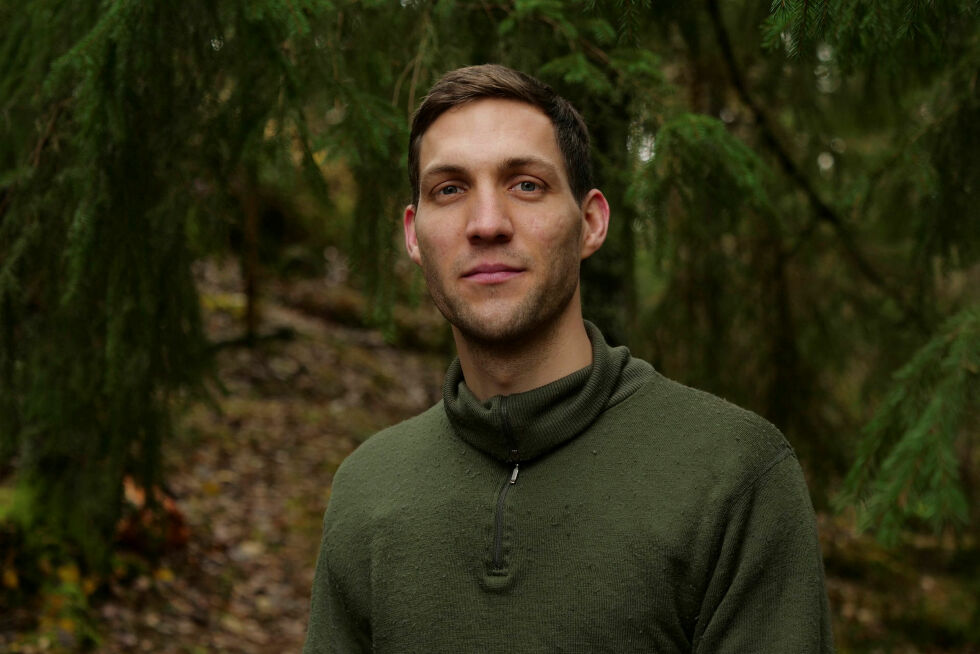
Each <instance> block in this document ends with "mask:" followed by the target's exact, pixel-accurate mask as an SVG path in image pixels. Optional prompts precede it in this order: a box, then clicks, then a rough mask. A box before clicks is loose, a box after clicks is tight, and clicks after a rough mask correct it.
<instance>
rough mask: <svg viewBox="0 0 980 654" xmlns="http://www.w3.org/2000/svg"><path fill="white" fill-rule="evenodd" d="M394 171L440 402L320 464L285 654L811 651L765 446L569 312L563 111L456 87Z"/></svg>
mask: <svg viewBox="0 0 980 654" xmlns="http://www.w3.org/2000/svg"><path fill="white" fill-rule="evenodd" d="M409 168H410V178H411V184H412V193H413V200H412V204H410V205H409V206H408V207H407V208H406V209H405V215H404V229H405V243H406V246H407V249H408V254H409V256H410V257H411V258H412V260H413V261H415V262H416V263H417V264H419V265H420V266H421V268H422V271H423V273H424V275H425V279H426V282H427V284H428V288H429V292H430V294H431V296H432V298H433V300H434V302H435V303H436V305H437V306H438V307H439V310H440V311H441V312H442V313H443V315H444V316H445V317H446V319H447V320H448V321H449V322H450V323H451V325H452V332H453V336H454V338H455V341H456V346H457V351H458V355H459V356H458V358H457V359H456V360H455V361H454V362H453V363H452V364H451V365H450V367H449V370H448V372H447V374H446V381H445V385H444V387H443V401H442V402H440V403H439V404H437V405H436V406H434V407H432V408H431V409H429V410H428V411H426V412H425V413H423V414H421V415H419V416H417V417H415V418H412V419H411V420H408V421H406V422H403V423H401V424H400V425H396V426H395V427H392V428H389V429H387V430H384V431H382V432H381V433H379V434H377V435H375V436H374V437H372V438H371V439H370V440H368V441H367V442H365V443H364V444H363V445H362V446H361V447H360V448H359V449H358V450H357V451H356V452H354V453H353V454H352V455H351V456H350V457H349V458H348V459H347V460H346V461H345V462H344V464H343V465H342V466H341V467H340V469H339V470H338V471H337V475H336V477H335V480H334V485H333V492H332V497H331V500H330V504H329V508H328V510H327V513H326V517H325V523H324V532H323V541H322V545H321V550H320V557H319V561H318V563H317V570H316V578H315V581H314V586H313V602H312V610H311V618H310V628H309V633H308V636H307V642H306V648H305V651H306V652H307V653H308V654H314V653H319V652H345V653H349V652H367V651H374V652H393V653H399V654H405V653H410V652H427V653H428V652H447V653H449V652H452V653H457V652H508V653H511V652H616V653H623V652H660V653H668V652H700V653H711V654H718V653H724V652H731V653H736V652H737V653H740V654H744V653H747V652H773V653H782V654H790V653H792V654H799V653H801V652H807V653H809V652H827V651H831V644H830V628H829V617H828V610H827V600H826V592H825V590H824V583H823V568H822V562H821V557H820V551H819V545H818V542H817V534H816V527H815V521H814V515H813V509H812V507H811V505H810V501H809V497H808V494H807V490H806V487H805V484H804V482H803V477H802V474H801V471H800V468H799V465H798V463H797V461H796V458H795V456H794V455H793V452H792V450H791V449H790V447H789V445H788V444H787V443H786V441H785V440H784V439H783V437H782V436H781V435H780V434H779V432H778V431H776V429H775V428H774V427H772V425H770V424H769V423H767V422H766V421H764V420H763V419H761V418H759V417H758V416H756V415H754V414H752V413H749V412H747V411H744V410H741V409H738V408H736V407H734V406H732V405H730V404H728V403H726V402H724V401H723V400H720V399H718V398H716V397H714V396H711V395H708V394H706V393H702V392H699V391H695V390H692V389H690V388H687V387H684V386H681V385H679V384H677V383H675V382H671V381H669V380H667V379H665V378H664V377H662V376H661V375H660V374H658V373H657V372H656V371H655V370H654V369H653V368H652V367H651V366H650V365H649V364H647V363H646V362H644V361H641V360H639V359H635V358H633V357H631V356H630V354H629V351H628V350H626V349H625V348H622V347H620V348H611V347H609V346H607V345H606V343H605V342H604V340H603V338H602V335H601V333H600V332H599V330H598V329H597V328H596V327H595V326H593V325H591V324H590V323H586V322H584V321H583V319H582V309H581V305H580V299H579V265H580V262H581V260H583V259H585V258H586V257H588V256H589V255H591V254H592V253H593V252H595V251H596V250H597V249H598V248H599V247H600V246H601V245H602V242H603V240H604V239H605V236H606V227H607V225H608V222H609V205H608V204H607V202H606V199H605V198H604V197H603V195H602V193H601V192H600V191H599V190H597V189H595V188H593V185H592V179H591V166H590V164H589V140H588V132H587V130H586V127H585V124H584V123H583V121H582V119H581V117H580V116H579V115H578V113H577V112H576V111H575V110H574V109H573V108H572V107H571V105H570V104H568V102H566V101H565V100H563V99H562V98H560V97H558V96H557V95H555V93H554V92H553V91H552V90H551V89H550V88H548V87H547V86H545V85H543V84H542V83H540V82H538V81H537V80H534V79H533V78H530V77H528V76H526V75H524V74H522V73H518V72H516V71H513V70H509V69H507V68H503V67H500V66H492V65H488V66H475V67H470V68H463V69H460V70H456V71H453V72H451V73H448V74H447V75H446V76H445V77H443V78H442V79H441V80H440V81H439V82H437V83H436V84H435V86H434V87H433V88H432V90H431V91H430V93H429V95H428V96H427V97H426V98H425V100H424V101H423V102H422V104H421V106H420V107H419V110H418V112H417V113H416V115H415V117H414V119H413V124H412V133H411V141H410V153H409Z"/></svg>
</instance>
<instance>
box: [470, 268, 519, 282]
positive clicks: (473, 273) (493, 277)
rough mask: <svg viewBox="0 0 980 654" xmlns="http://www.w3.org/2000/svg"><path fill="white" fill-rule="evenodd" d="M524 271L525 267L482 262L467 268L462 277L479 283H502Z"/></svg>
mask: <svg viewBox="0 0 980 654" xmlns="http://www.w3.org/2000/svg"><path fill="white" fill-rule="evenodd" d="M522 272H524V269H523V268H518V267H516V266H509V265H507V264H503V263H482V264H479V265H476V266H473V267H472V268H470V269H469V270H467V271H466V272H465V273H463V275H462V278H463V279H465V280H467V281H471V282H475V283H477V284H500V283H502V282H506V281H507V280H509V279H513V278H514V277H517V276H518V275H520V274H521V273H522Z"/></svg>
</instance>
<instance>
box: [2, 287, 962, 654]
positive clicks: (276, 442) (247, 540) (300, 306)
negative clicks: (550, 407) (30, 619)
mask: <svg viewBox="0 0 980 654" xmlns="http://www.w3.org/2000/svg"><path fill="white" fill-rule="evenodd" d="M201 282H202V294H203V300H204V305H205V308H206V321H207V328H208V332H209V336H210V337H211V339H212V340H213V341H216V342H221V341H230V340H232V339H234V338H235V337H236V336H238V335H239V334H240V329H241V327H240V325H241V316H242V312H243V307H244V301H243V296H242V295H241V293H240V292H239V286H240V285H239V284H238V282H237V280H236V279H235V275H234V273H233V272H229V271H228V270H223V269H221V268H212V269H209V270H205V271H201ZM321 296H323V292H322V291H320V290H318V289H317V286H316V285H310V284H309V283H308V282H303V283H301V284H300V285H299V286H290V287H277V288H275V289H270V290H269V291H268V292H267V297H266V299H265V301H264V303H263V305H262V316H263V320H262V326H261V330H260V333H261V334H279V335H280V336H283V335H287V334H288V335H289V337H273V338H265V339H261V340H260V341H259V343H258V344H257V345H255V346H253V347H251V348H248V347H243V346H230V347H224V348H222V349H220V350H219V351H218V354H217V380H218V382H220V386H223V390H222V391H216V392H215V393H214V394H213V397H214V401H213V402H209V401H204V400H202V399H197V400H195V401H190V402H188V407H187V410H186V412H185V413H184V415H183V418H182V420H181V421H180V424H179V428H178V430H177V431H178V436H177V438H176V439H175V440H173V441H172V442H171V443H170V444H169V445H168V446H167V451H166V479H167V484H166V487H165V489H164V492H165V493H166V496H167V497H169V498H171V499H172V501H173V514H174V516H176V517H175V518H174V519H175V520H178V522H179V523H180V526H181V527H182V528H185V527H186V535H187V537H186V538H182V539H180V543H181V544H180V546H177V547H173V548H170V549H168V550H167V551H165V552H164V553H163V555H162V556H160V557H155V558H153V559H152V560H151V559H150V558H149V557H146V556H144V555H141V554H138V553H134V554H132V555H131V556H128V557H123V558H121V559H120V561H121V563H120V566H121V568H124V570H123V571H121V573H120V575H119V578H118V579H116V580H114V581H112V582H111V583H109V584H107V588H105V590H103V591H102V592H101V593H99V594H98V595H97V596H96V597H93V602H92V606H93V608H94V616H95V617H94V620H93V622H94V629H95V631H96V632H97V633H98V634H99V635H98V636H97V639H98V644H97V645H96V646H95V651H98V652H105V653H107V654H117V653H118V654H121V653H137V652H153V653H160V654H205V653H213V652H227V653H229V654H238V653H241V654H252V653H255V654H270V653H275V654H278V653H279V652H299V651H300V649H301V648H302V643H303V638H304V634H305V630H306V623H307V617H308V610H309V593H310V587H311V583H312V579H313V567H314V563H315V559H316V553H317V547H318V545H319V537H320V530H321V521H322V516H323V511H324V508H325V506H326V503H327V500H328V498H329V488H330V482H331V479H332V475H333V473H334V471H335V470H336V469H337V466H339V465H340V463H341V461H342V460H343V459H344V457H345V456H347V455H348V454H349V453H350V452H351V451H352V450H353V449H354V448H355V447H357V445H358V444H359V443H360V442H361V441H363V440H364V439H365V438H367V437H368V436H370V435H371V434H372V433H373V432H375V431H376V430H378V429H379V428H381V427H384V426H386V425H389V424H392V423H394V422H397V421H399V420H401V419H404V418H406V417H408V416H411V415H413V414H415V413H418V412H419V411H421V410H422V409H424V408H427V407H428V406H430V405H431V404H432V403H434V402H435V401H437V400H438V398H439V393H440V387H441V381H442V375H443V372H444V368H445V365H446V363H447V356H446V355H445V354H440V353H434V352H433V349H432V348H429V350H428V351H422V350H409V349H405V348H404V347H403V348H396V347H392V346H390V345H387V344H386V342H385V339H384V338H383V337H382V334H381V333H380V332H379V331H378V330H372V329H367V328H363V327H352V326H345V325H341V324H337V323H335V322H331V321H329V320H325V319H324V318H323V316H330V315H340V314H341V313H343V312H342V311H340V310H339V309H338V307H339V304H338V303H337V301H335V300H336V298H334V299H333V300H330V299H327V298H325V297H321ZM337 297H348V298H349V296H347V295H340V296H337ZM348 308H349V307H348ZM420 311H421V312H422V314H423V315H422V316H421V317H420V318H418V319H417V320H416V323H417V324H422V325H426V324H428V325H438V324H439V320H438V317H435V318H434V322H433V321H432V316H430V315H428V314H426V311H427V310H426V309H422V310H420ZM433 329H440V328H439V327H433ZM443 329H444V328H443ZM418 340H421V341H424V340H426V338H421V339H418ZM428 340H429V341H431V340H432V339H431V338H429V339H428ZM437 342H438V341H437ZM137 495H138V494H137ZM133 500H134V501H136V502H138V501H139V498H138V497H134V498H133ZM819 521H820V529H821V539H822V546H823V549H824V554H825V559H826V562H827V573H828V580H827V583H828V592H829V595H830V601H831V606H832V610H833V612H834V630H835V636H836V640H837V644H838V650H839V651H840V652H842V653H846V652H867V653H872V652H874V653H877V652H881V653H885V652H896V653H902V654H913V653H922V654H926V653H932V652H955V653H958V654H970V653H978V652H980V646H978V645H976V644H972V643H970V642H969V640H968V636H967V635H966V634H967V633H968V632H969V630H970V629H971V628H972V627H971V626H970V620H971V618H972V617H974V616H975V611H976V605H977V598H976V590H977V582H976V567H975V556H974V557H973V560H974V564H971V565H968V566H966V568H965V570H966V572H965V573H964V565H965V564H963V563H962V561H960V559H959V558H957V556H956V555H955V554H954V553H953V548H951V547H950V545H949V543H944V542H939V541H937V540H936V539H929V538H919V539H913V540H910V541H909V542H908V543H906V544H905V546H903V547H902V548H900V549H898V550H887V549H884V548H882V547H881V546H879V545H878V544H877V543H875V542H874V541H873V540H871V539H870V538H869V537H867V536H864V535H859V534H858V533H856V531H855V529H854V527H853V520H852V519H851V518H849V517H847V516H829V515H820V516H819ZM971 587H972V588H971ZM56 627H57V626H56ZM69 631H70V630H67V629H65V630H61V631H59V630H58V628H56V629H55V630H54V631H53V632H52V631H51V630H50V629H49V630H48V631H47V632H45V634H44V635H39V633H40V632H35V633H33V634H21V635H20V637H18V638H15V639H13V640H6V641H5V640H4V639H3V638H0V649H2V646H3V645H4V643H6V646H7V647H8V648H9V651H12V652H15V651H16V652H23V653H34V652H42V651H49V652H51V651H53V652H66V651H74V650H75V649H77V646H75V645H74V644H73V643H74V637H73V635H72V634H71V633H69ZM52 634H53V635H52Z"/></svg>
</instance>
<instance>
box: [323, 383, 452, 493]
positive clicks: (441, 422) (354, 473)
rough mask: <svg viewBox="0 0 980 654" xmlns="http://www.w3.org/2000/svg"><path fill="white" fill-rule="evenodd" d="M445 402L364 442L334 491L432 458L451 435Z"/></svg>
mask: <svg viewBox="0 0 980 654" xmlns="http://www.w3.org/2000/svg"><path fill="white" fill-rule="evenodd" d="M449 430H450V427H449V420H448V418H447V417H446V411H445V409H444V408H443V405H442V402H441V401H440V402H438V403H437V404H435V405H433V406H432V407H430V408H429V409H427V410H426V411H423V412H422V413H420V414H418V415H417V416H414V417H412V418H409V419H407V420H404V421H402V422H400V423H398V424H396V425H392V426H391V427H387V428H385V429H383V430H381V431H379V432H378V433H376V434H374V435H373V436H371V437H370V438H368V439H367V440H366V441H364V442H363V443H361V444H360V445H359V446H358V447H357V449H356V450H354V451H353V452H352V453H351V454H350V455H349V456H348V457H347V458H346V459H344V461H343V463H341V465H340V467H339V468H338V469H337V472H336V474H335V475H334V489H335V490H336V489H337V488H338V487H339V488H341V489H343V488H344V487H345V486H347V485H355V486H360V485H361V484H363V483H373V482H375V481H377V480H378V479H379V478H384V477H385V476H387V475H390V474H392V473H395V472H396V471H397V470H398V469H400V468H403V467H405V466H406V465H410V464H411V462H412V461H415V460H416V459H420V458H425V457H427V456H430V454H431V452H430V451H431V448H432V447H433V446H435V445H436V443H438V442H440V441H442V440H443V439H444V438H446V437H447V435H449V434H450V433H451V432H450V431H449Z"/></svg>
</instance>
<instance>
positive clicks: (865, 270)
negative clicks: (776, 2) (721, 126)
mask: <svg viewBox="0 0 980 654" xmlns="http://www.w3.org/2000/svg"><path fill="white" fill-rule="evenodd" d="M707 9H708V15H709V16H710V18H711V24H712V27H713V29H714V33H715V39H716V40H717V42H718V47H719V49H720V50H721V54H722V58H723V59H724V60H725V66H726V67H727V69H728V75H729V78H730V81H731V83H732V86H733V87H734V88H735V91H736V93H738V96H739V98H740V99H741V101H742V103H743V104H745V106H746V107H748V108H749V111H751V112H752V115H753V117H754V119H755V124H756V126H757V127H758V128H759V130H760V133H761V135H762V140H763V142H764V143H765V145H766V146H767V147H768V148H769V150H770V151H771V152H772V153H773V155H774V156H775V157H776V160H777V161H778V162H779V166H780V168H781V169H782V170H783V173H785V174H786V176H787V177H789V178H790V179H791V180H792V181H793V182H794V183H795V184H796V185H797V186H798V187H799V188H800V190H801V191H802V192H803V194H804V195H805V196H806V198H807V200H808V201H809V203H810V206H811V207H812V208H813V211H814V217H815V219H816V221H817V222H823V223H826V224H828V225H830V226H831V228H832V229H833V230H834V233H835V234H836V236H837V239H838V241H839V242H840V244H841V246H842V247H843V249H844V254H845V255H846V258H847V260H848V261H849V262H850V263H851V265H852V266H853V267H854V268H855V269H856V270H857V271H858V272H859V273H860V274H861V275H862V276H863V277H864V278H865V279H866V280H868V281H869V282H870V283H871V285H872V286H874V287H875V288H877V289H878V290H879V291H880V292H881V293H882V294H883V295H885V296H887V297H889V298H891V300H892V301H893V302H895V304H896V305H897V306H898V307H899V309H900V310H901V312H902V313H903V314H904V316H905V317H906V318H907V319H908V320H909V321H910V322H911V323H912V324H914V325H915V326H916V327H917V328H918V329H919V330H920V331H922V332H923V333H926V332H927V331H928V321H927V320H926V319H925V317H924V316H923V315H922V313H921V312H920V311H919V310H918V309H916V308H915V307H914V306H912V305H911V304H910V303H909V302H908V301H907V300H906V298H905V297H904V296H903V295H902V293H901V291H899V290H898V289H897V288H895V287H894V286H893V285H891V284H889V283H888V282H887V281H886V280H885V279H884V277H882V275H881V273H879V272H878V271H877V270H876V269H875V267H874V265H872V264H871V262H870V261H869V260H868V258H867V257H866V256H865V255H864V254H863V253H862V252H861V249H860V248H859V247H858V245H857V243H856V242H855V239H854V236H853V235H852V234H851V232H850V230H849V229H848V228H847V225H846V224H845V222H844V220H843V219H842V218H841V216H839V215H838V214H837V212H836V211H834V209H833V208H832V207H831V206H830V205H829V204H827V203H826V202H825V201H824V200H823V198H821V197H820V194H819V193H817V190H816V189H815V188H814V187H813V184H812V183H811V182H810V179H809V178H808V177H807V176H806V175H805V174H804V173H803V171H802V170H801V169H800V167H799V166H798V165H797V164H796V162H794V161H793V158H792V157H791V156H790V155H789V152H788V151H787V150H786V148H785V147H784V146H783V144H782V143H781V142H780V140H779V138H778V137H777V136H776V130H775V128H774V126H773V121H772V119H771V118H770V117H769V115H768V113H767V112H766V111H765V109H763V108H762V106H761V105H760V104H759V103H758V102H757V101H756V100H755V98H754V97H753V96H752V94H751V92H750V91H749V89H748V86H747V84H746V83H745V79H744V76H743V75H742V71H741V70H740V69H739V67H738V63H737V61H736V59H735V51H734V48H733V47H732V43H731V39H730V38H729V36H728V31H727V29H726V28H725V25H724V22H723V20H722V17H721V10H720V8H719V6H718V0H707ZM814 226H815V225H811V226H808V227H807V228H806V229H805V230H804V232H803V235H804V236H808V235H809V234H810V233H811V232H812V231H813V227H814Z"/></svg>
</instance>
